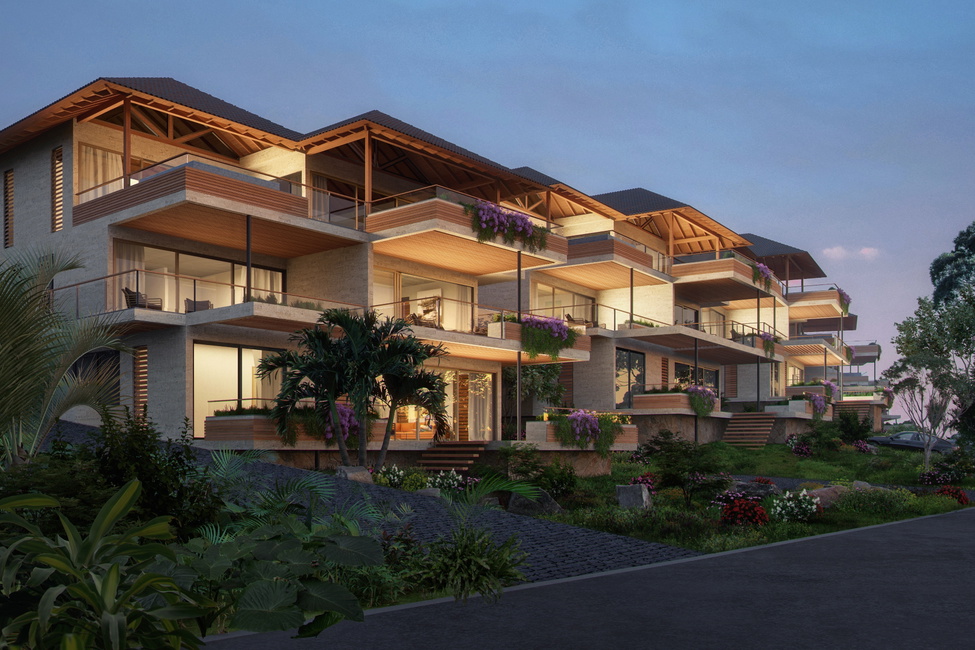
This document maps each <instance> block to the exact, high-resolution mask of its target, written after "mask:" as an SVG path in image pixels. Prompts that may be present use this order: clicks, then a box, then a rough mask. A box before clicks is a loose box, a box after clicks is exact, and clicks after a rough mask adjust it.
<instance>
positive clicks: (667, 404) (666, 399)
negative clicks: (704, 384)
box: [633, 393, 693, 413]
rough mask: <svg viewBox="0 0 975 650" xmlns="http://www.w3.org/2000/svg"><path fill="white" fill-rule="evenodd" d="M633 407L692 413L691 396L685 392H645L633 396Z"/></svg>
mask: <svg viewBox="0 0 975 650" xmlns="http://www.w3.org/2000/svg"><path fill="white" fill-rule="evenodd" d="M633 408H635V409H657V410H675V409H677V410H686V411H691V412H692V413H693V409H692V408H691V396H690V395H688V394H687V393H646V394H644V395H634V396H633Z"/></svg>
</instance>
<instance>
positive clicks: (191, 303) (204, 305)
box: [184, 298, 213, 314]
mask: <svg viewBox="0 0 975 650" xmlns="http://www.w3.org/2000/svg"><path fill="white" fill-rule="evenodd" d="M184 302H185V303H186V313H187V314H191V313H193V312H195V311H204V310H206V309H213V303H212V302H210V301H209V300H190V299H189V298H186V299H185V300H184Z"/></svg>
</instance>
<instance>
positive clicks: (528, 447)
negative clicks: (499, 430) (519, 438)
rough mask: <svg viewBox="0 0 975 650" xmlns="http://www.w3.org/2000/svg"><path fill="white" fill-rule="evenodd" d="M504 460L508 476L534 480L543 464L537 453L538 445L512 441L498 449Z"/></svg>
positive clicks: (539, 473) (540, 472)
mask: <svg viewBox="0 0 975 650" xmlns="http://www.w3.org/2000/svg"><path fill="white" fill-rule="evenodd" d="M498 451H499V452H500V454H501V459H502V461H503V462H504V466H505V471H506V473H507V475H508V478H511V479H521V480H524V481H535V480H537V479H538V477H539V476H541V474H542V470H543V469H544V465H543V463H542V459H541V457H540V456H539V454H538V445H533V444H531V443H524V442H523V443H512V444H511V445H509V446H506V447H501V448H500V449H499V450H498Z"/></svg>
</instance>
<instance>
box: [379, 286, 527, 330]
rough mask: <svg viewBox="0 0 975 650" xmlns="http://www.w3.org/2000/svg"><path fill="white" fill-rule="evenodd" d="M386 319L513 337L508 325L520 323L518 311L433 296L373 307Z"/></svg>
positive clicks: (436, 327)
mask: <svg viewBox="0 0 975 650" xmlns="http://www.w3.org/2000/svg"><path fill="white" fill-rule="evenodd" d="M371 308H372V309H374V310H376V311H377V312H379V313H380V314H381V315H383V316H388V317H390V318H402V319H403V320H405V321H406V322H407V323H409V324H410V325H415V326H417V327H431V328H433V329H440V330H444V331H448V332H462V333H466V334H478V335H480V336H487V337H491V338H499V339H504V338H509V336H508V335H507V334H508V332H507V331H506V329H507V324H509V323H512V322H514V321H515V320H517V316H518V312H517V311H516V310H514V309H499V308H497V307H488V306H486V305H479V304H477V303H473V302H470V301H466V300H457V299H454V298H444V297H442V296H432V297H429V298H414V299H410V300H399V301H396V302H388V303H382V304H378V305H373V306H372V307H371Z"/></svg>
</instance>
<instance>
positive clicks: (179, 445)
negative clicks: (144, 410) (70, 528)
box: [77, 409, 221, 538]
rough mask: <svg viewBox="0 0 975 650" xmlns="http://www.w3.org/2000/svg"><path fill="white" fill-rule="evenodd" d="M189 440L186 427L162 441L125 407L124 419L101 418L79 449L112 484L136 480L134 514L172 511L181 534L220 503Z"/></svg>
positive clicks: (202, 520)
mask: <svg viewBox="0 0 975 650" xmlns="http://www.w3.org/2000/svg"><path fill="white" fill-rule="evenodd" d="M192 440H193V438H192V435H191V434H190V432H189V430H188V429H187V428H186V427H184V428H183V430H182V432H181V433H180V437H179V438H178V439H176V440H171V439H167V440H163V437H162V434H161V433H160V432H159V431H158V430H157V429H156V427H155V425H154V424H153V422H152V421H151V420H149V419H148V418H147V417H146V416H145V415H144V414H142V415H137V414H133V413H132V412H131V411H129V410H128V409H126V411H125V414H124V416H123V417H122V418H119V419H115V418H105V419H104V420H103V421H102V426H101V427H100V428H98V429H96V430H94V431H93V432H92V433H91V434H90V435H89V441H88V442H87V443H85V444H84V445H82V447H81V448H80V449H79V450H78V452H77V453H78V457H79V458H81V459H90V460H92V461H93V462H94V464H95V466H96V467H97V469H98V474H99V475H100V476H101V477H102V478H104V480H105V481H106V483H107V484H108V485H110V486H113V487H121V486H122V485H125V484H126V483H128V482H129V481H131V480H132V479H138V480H139V481H140V483H141V485H142V490H141V493H142V496H141V497H140V498H139V502H138V503H137V504H136V506H135V508H134V510H133V512H134V514H135V515H136V516H138V517H141V518H143V519H151V518H152V517H154V516H156V515H159V514H165V515H171V516H172V517H173V522H172V523H173V527H174V529H175V530H176V532H177V535H178V536H179V537H182V538H185V537H186V536H187V535H188V534H189V533H190V531H192V530H193V529H194V528H196V527H197V526H200V525H202V524H204V523H206V522H208V521H211V520H212V519H213V518H214V517H215V516H216V514H217V512H218V511H219V509H220V505H221V504H220V499H219V498H218V497H217V495H216V494H215V491H214V487H213V484H212V483H211V481H210V480H209V478H208V475H207V473H206V472H205V471H201V470H200V467H199V465H198V464H197V462H196V451H195V450H194V449H193V445H192Z"/></svg>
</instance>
